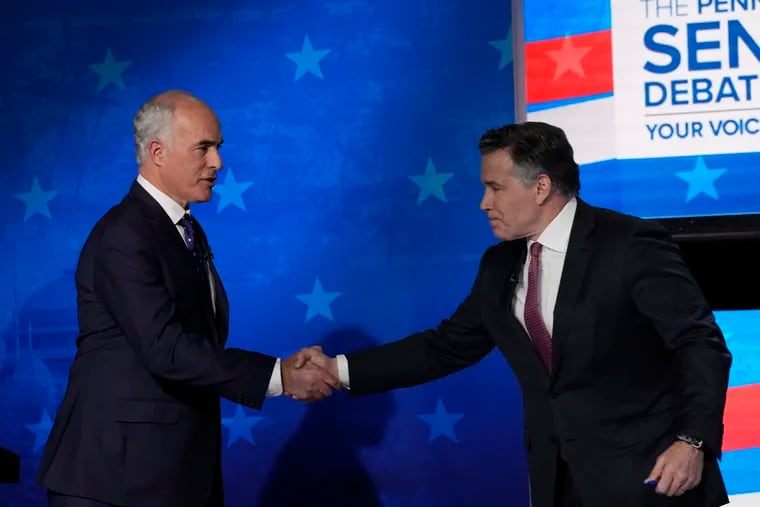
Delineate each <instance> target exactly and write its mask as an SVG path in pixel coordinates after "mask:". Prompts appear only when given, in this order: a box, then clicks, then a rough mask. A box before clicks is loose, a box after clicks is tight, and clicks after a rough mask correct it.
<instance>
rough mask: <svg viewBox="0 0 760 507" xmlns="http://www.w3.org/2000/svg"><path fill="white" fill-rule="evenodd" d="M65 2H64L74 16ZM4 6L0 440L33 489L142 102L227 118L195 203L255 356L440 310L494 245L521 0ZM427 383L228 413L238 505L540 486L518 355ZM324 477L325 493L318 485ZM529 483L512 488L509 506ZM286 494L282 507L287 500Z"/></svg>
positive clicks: (382, 332)
mask: <svg viewBox="0 0 760 507" xmlns="http://www.w3.org/2000/svg"><path fill="white" fill-rule="evenodd" d="M64 5H65V7H64ZM11 10H12V12H7V13H6V14H5V17H4V18H3V19H2V20H0V23H2V25H1V26H2V30H0V51H2V55H3V62H4V76H3V77H4V79H2V80H0V92H1V93H0V126H1V127H0V128H1V132H2V135H0V143H1V146H2V152H3V153H4V154H5V155H6V163H5V164H4V168H3V169H2V170H3V174H4V176H5V187H4V188H5V190H4V195H3V197H4V198H3V199H2V200H1V201H0V221H2V229H0V238H1V240H2V245H3V246H2V248H0V269H2V276H3V278H4V279H5V280H7V282H6V283H4V284H3V285H2V286H0V319H1V320H0V330H2V340H0V405H1V406H2V411H1V413H2V415H0V446H4V447H7V448H10V449H12V450H14V451H16V452H18V453H20V454H21V455H22V459H23V461H22V464H23V470H22V479H23V484H21V485H0V499H1V500H0V504H3V505H13V506H16V507H21V506H24V507H27V506H33V505H41V503H42V492H41V491H40V489H39V488H38V487H37V486H36V485H35V484H34V483H33V479H34V473H35V471H36V466H37V463H38V460H39V455H40V452H41V448H42V446H43V444H44V442H45V438H46V436H47V432H48V431H49V428H50V422H51V418H52V417H54V415H55V410H56V408H57V405H58V402H59V401H60V398H61V395H62V392H63V389H64V387H65V382H66V375H67V372H68V366H69V363H70V360H71V357H72V356H73V353H74V340H75V336H76V332H77V330H76V314H75V299H76V296H75V292H74V285H73V278H72V275H73V269H74V267H75V264H76V259H77V256H78V253H79V249H80V248H81V245H82V243H83V241H84V239H85V237H86V235H87V233H88V232H89V230H90V228H91V227H92V225H93V224H94V222H95V221H96V220H97V218H98V217H99V216H101V215H102V213H104V212H105V211H106V210H107V208H108V207H110V206H111V205H113V204H114V203H116V202H117V201H118V200H119V199H120V198H121V197H122V196H123V194H124V193H125V192H126V191H127V189H128V187H129V185H130V182H131V181H132V179H133V178H134V177H135V175H136V164H135V161H134V153H133V145H132V138H131V121H132V117H133V115H134V113H135V111H136V110H137V108H138V107H139V105H140V104H141V103H142V102H143V101H144V100H145V99H147V98H148V97H149V96H151V95H153V94H154V93H156V92H158V91H161V90H163V89H166V88H183V89H187V90H190V91H191V92H193V93H196V94H197V95H199V96H200V97H202V98H204V99H205V100H207V101H208V102H209V103H210V105H211V106H212V107H213V108H214V109H215V110H216V111H217V112H218V114H219V116H220V119H221V122H222V128H223V135H224V138H225V144H224V148H223V150H222V151H223V156H224V162H225V166H226V169H225V171H224V172H223V173H222V174H221V177H220V180H219V182H218V185H217V187H216V192H215V195H214V198H213V200H212V201H211V202H210V203H208V204H205V205H200V206H197V207H195V208H194V213H196V215H197V216H198V217H199V219H200V221H201V223H202V224H203V226H204V228H205V229H206V231H207V232H208V234H209V236H210V241H211V246H212V248H213V249H214V252H215V259H216V263H217V267H218V269H219V271H220V272H221V276H222V278H223V280H224V282H225V285H226V287H227V289H228V291H229V293H230V299H231V306H232V308H231V312H232V314H231V319H232V321H231V327H232V329H231V339H230V345H231V346H238V347H246V348H252V349H256V350H260V351H262V352H267V353H270V354H278V355H283V356H284V355H288V354H290V353H292V352H294V351H295V350H297V349H298V348H300V347H302V346H304V345H309V344H314V343H322V344H324V346H325V348H326V349H327V350H328V352H331V353H339V352H343V351H346V350H350V349H353V348H358V347H361V346H365V345H368V344H372V343H379V342H383V341H388V340H392V339H395V338H397V337H400V336H402V335H405V334H407V333H409V332H412V331H416V330H418V329H420V328H423V327H427V326H432V325H435V324H437V322H438V321H439V319H440V318H442V317H444V316H446V315H447V314H448V313H449V312H451V311H452V310H453V309H454V308H455V305H456V304H457V303H458V302H459V300H460V298H462V297H463V296H464V295H465V293H466V291H467V290H468V289H469V287H470V285H471V283H472V281H473V278H474V275H475V272H476V268H477V262H478V259H479V256H480V254H481V252H482V251H483V250H484V249H485V248H486V247H487V246H488V245H490V244H491V243H493V241H494V240H493V238H492V236H491V233H490V229H489V228H488V224H487V221H486V220H485V219H484V218H483V217H482V216H480V211H479V210H478V203H479V199H480V192H481V188H480V184H479V161H480V157H479V155H478V152H477V141H478V138H479V136H480V134H481V133H482V131H484V130H485V129H487V128H490V127H494V126H498V125H501V124H504V123H508V122H511V121H512V120H513V117H514V113H513V110H514V107H513V91H512V81H513V79H512V78H513V76H512V65H511V46H510V44H511V41H510V40H509V37H510V6H509V4H508V2H505V1H504V0H487V1H483V2H478V3H476V4H473V3H472V2H467V1H464V0H449V1H446V2H441V1H439V0H422V1H418V2H411V3H410V2H405V1H398V0H396V1H385V2H370V1H366V2H365V1H350V0H349V1H334V2H330V1H327V2H304V1H300V2H299V1H297V0H290V1H287V0H286V1H283V0H279V1H256V2H235V1H229V2H225V3H223V4H220V5H219V4H217V5H216V6H212V4H209V3H208V2H199V1H197V0H190V1H186V2H182V4H181V6H180V4H179V3H177V7H176V8H162V9H161V10H156V9H155V8H154V6H153V4H152V3H149V2H145V1H138V2H136V3H133V4H132V5H131V6H128V5H127V4H116V3H115V4H112V5H110V6H108V5H107V4H105V3H100V2H98V3H95V2H72V3H66V4H59V2H52V1H47V2H43V3H39V2H38V3H37V5H34V6H31V5H23V4H16V5H14V6H13V7H12V8H11ZM484 362H485V364H483V365H482V366H481V367H479V368H473V369H471V370H469V371H467V372H464V373H462V374H460V375H457V376H455V377H452V378H449V379H444V380H441V381H439V382H435V383H432V384H430V385H427V386H424V387H420V388H418V389H413V390H405V391H398V392H395V393H392V394H387V395H381V396H373V397H370V398H366V399H363V400H352V399H348V397H347V396H344V395H340V396H335V397H333V398H331V399H330V401H329V402H325V403H323V404H314V405H309V406H304V405H299V404H297V403H296V402H293V401H291V400H288V399H284V398H283V399H274V400H269V401H268V402H267V403H266V404H265V406H264V409H263V410H262V411H260V412H256V411H252V410H249V409H244V408H242V407H238V406H237V405H234V404H232V403H226V402H225V403H224V405H223V417H224V419H223V423H224V427H225V430H224V439H225V440H224V441H225V445H226V448H225V456H224V467H225V473H226V486H227V491H228V498H229V505H231V506H233V507H234V506H238V505H257V504H258V505H275V504H276V505H287V503H283V502H282V501H283V500H284V499H285V498H293V495H297V494H300V493H308V494H311V495H316V499H317V501H316V502H315V503H314V504H319V505H322V504H326V505H329V503H326V502H329V501H330V498H332V497H333V495H335V494H336V492H341V493H342V494H344V495H345V494H346V488H347V485H348V484H349V483H350V484H355V485H356V486H355V487H354V488H353V490H351V491H352V493H350V494H351V495H353V498H354V504H355V505H362V506H371V505H384V506H388V507H390V506H412V505H414V506H426V505H430V506H432V505H436V506H447V505H451V506H455V505H464V504H469V503H471V502H472V501H474V500H472V499H478V500H477V502H476V503H481V501H482V502H484V503H489V500H488V499H490V501H496V499H498V501H499V502H502V504H504V502H506V503H509V504H513V505H524V504H525V503H526V500H527V486H526V482H525V481H526V476H525V464H524V455H523V451H522V444H521V440H520V438H521V430H522V425H521V424H522V423H521V413H520V409H519V406H520V405H519V398H518V392H517V388H516V385H515V383H514V380H513V378H512V374H511V372H510V370H509V369H508V367H507V366H506V364H505V362H504V360H503V358H501V357H498V356H495V355H494V356H490V357H489V358H487V359H486V360H485V361H484ZM301 481H304V484H303V485H301ZM505 499H508V500H505ZM278 500H279V502H278Z"/></svg>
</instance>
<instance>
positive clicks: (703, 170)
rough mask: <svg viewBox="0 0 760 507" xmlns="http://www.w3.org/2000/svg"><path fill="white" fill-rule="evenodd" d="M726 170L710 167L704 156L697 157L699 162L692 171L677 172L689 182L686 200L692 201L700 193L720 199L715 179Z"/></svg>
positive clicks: (677, 174)
mask: <svg viewBox="0 0 760 507" xmlns="http://www.w3.org/2000/svg"><path fill="white" fill-rule="evenodd" d="M725 172H726V170H725V169H708V167H707V164H705V159H704V158H702V157H697V163H696V164H695V165H694V169H692V170H691V171H682V172H677V173H676V176H678V177H679V178H681V179H682V180H684V181H685V182H686V183H688V184H689V189H688V190H687V191H686V202H689V201H691V200H692V199H694V198H695V197H696V196H698V195H699V194H705V195H707V196H709V197H712V198H713V199H718V191H717V190H715V180H717V179H718V178H720V177H721V176H723V173H725Z"/></svg>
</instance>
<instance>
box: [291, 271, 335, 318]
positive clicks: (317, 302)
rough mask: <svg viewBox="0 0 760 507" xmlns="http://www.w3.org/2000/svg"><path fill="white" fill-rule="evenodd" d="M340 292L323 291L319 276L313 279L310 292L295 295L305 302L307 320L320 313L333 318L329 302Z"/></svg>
mask: <svg viewBox="0 0 760 507" xmlns="http://www.w3.org/2000/svg"><path fill="white" fill-rule="evenodd" d="M340 294H341V293H340V292H325V291H324V289H322V282H320V281H319V278H317V279H316V280H314V287H313V288H312V290H311V293H310V294H297V295H296V297H297V298H298V300H299V301H301V302H302V303H305V304H306V306H307V307H308V308H307V309H306V320H305V321H304V322H309V321H310V320H311V319H313V318H314V317H316V316H317V315H321V316H323V317H325V318H326V319H328V320H333V315H332V310H331V309H330V303H332V302H333V301H335V299H336V298H337V297H338V296H340Z"/></svg>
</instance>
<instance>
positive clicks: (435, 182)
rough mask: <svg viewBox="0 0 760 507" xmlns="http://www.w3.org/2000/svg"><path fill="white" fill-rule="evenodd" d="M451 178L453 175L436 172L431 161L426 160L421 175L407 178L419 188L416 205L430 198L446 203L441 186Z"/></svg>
mask: <svg viewBox="0 0 760 507" xmlns="http://www.w3.org/2000/svg"><path fill="white" fill-rule="evenodd" d="M452 176H454V173H439V172H436V170H435V165H433V161H432V160H431V159H428V161H427V166H426V167H425V172H424V173H423V174H417V175H414V176H409V179H410V180H412V181H413V182H414V183H416V184H417V186H418V187H420V193H419V194H418V195H417V204H420V203H421V202H423V201H425V200H426V199H427V198H428V197H430V196H433V197H435V198H437V199H440V200H441V201H443V202H446V193H445V192H444V190H443V185H445V184H446V182H447V181H449V180H450V179H451V177H452Z"/></svg>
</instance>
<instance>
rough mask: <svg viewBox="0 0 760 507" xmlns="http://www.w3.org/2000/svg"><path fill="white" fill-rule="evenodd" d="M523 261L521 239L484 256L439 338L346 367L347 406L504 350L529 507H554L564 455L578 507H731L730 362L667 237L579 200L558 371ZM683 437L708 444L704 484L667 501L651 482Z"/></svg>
mask: <svg viewBox="0 0 760 507" xmlns="http://www.w3.org/2000/svg"><path fill="white" fill-rule="evenodd" d="M526 250H527V248H526V241H525V240H524V239H522V240H515V241H504V242H501V243H499V244H497V245H495V246H493V247H491V248H490V249H488V250H487V251H486V252H485V254H484V255H483V258H482V260H481V264H480V269H479V271H478V276H477V279H476V280H475V283H474V285H473V287H472V290H471V292H470V294H469V295H468V296H467V298H466V299H465V300H464V301H463V302H462V303H461V304H460V305H459V307H458V308H457V309H456V311H455V312H454V314H453V315H452V316H451V317H450V318H448V319H446V320H444V321H443V322H441V324H440V325H439V326H438V327H437V328H436V329H430V330H427V331H425V332H421V333H416V334H414V335H411V336H409V337H407V338H405V339H402V340H399V341H396V342H393V343H389V344H385V345H381V346H379V347H374V348H371V349H365V350H362V351H358V352H354V353H352V354H347V358H348V364H349V372H350V376H351V393H352V394H353V395H360V394H367V393H375V392H380V391H386V390H388V389H394V388H398V387H406V386H412V385H417V384H420V383H423V382H428V381H430V380H433V379H436V378H440V377H443V376H445V375H448V374H450V373H452V372H455V371H457V370H460V369H462V368H465V367H467V366H470V365H473V364H475V363H477V362H478V361H480V359H482V358H483V357H484V356H485V355H486V354H488V353H489V352H490V351H491V350H493V348H494V347H497V348H498V349H499V350H500V352H501V353H502V354H503V355H504V357H505V358H506V359H507V361H508V362H509V364H510V365H511V367H512V369H513V370H514V372H515V375H516V377H517V380H518V382H519V383H520V386H521V388H522V395H523V396H522V398H523V407H524V410H523V412H524V416H525V438H524V440H525V450H526V452H527V460H528V468H529V471H530V483H531V499H532V505H533V507H553V506H554V505H555V503H554V501H555V498H554V497H555V479H556V477H555V471H556V468H557V467H556V465H557V459H558V456H562V458H563V459H564V460H565V461H566V462H567V464H568V467H569V470H570V473H571V475H572V479H573V482H574V484H575V486H576V488H577V490H578V493H579V494H580V497H581V499H582V502H583V505H584V507H612V506H614V507H655V506H656V507H660V506H662V507H666V506H672V507H675V506H686V505H688V506H690V507H691V506H694V507H716V506H719V505H723V504H725V503H727V502H728V498H727V496H726V489H725V486H724V484H723V479H722V477H721V473H720V470H719V469H718V462H717V459H718V458H719V457H720V453H721V443H722V438H723V411H724V407H725V402H726V390H727V386H728V372H729V367H730V364H731V355H730V353H729V351H728V349H727V348H726V344H725V341H724V338H723V335H722V333H721V331H720V329H719V328H718V326H717V325H716V323H715V319H714V317H713V314H712V312H711V311H710V308H709V307H708V306H707V304H706V302H705V300H704V297H703V296H702V293H701V291H700V289H699V287H698V286H697V284H696V282H695V281H694V279H693V278H692V276H691V275H690V273H689V270H688V269H687V267H686V265H685V264H684V262H683V259H682V258H681V255H680V254H679V251H678V247H677V246H676V244H675V243H674V242H673V241H672V239H671V238H670V236H669V235H668V234H667V232H666V231H665V230H664V229H663V228H662V227H660V226H659V225H657V224H655V223H652V222H648V221H644V220H640V219H638V218H635V217H631V216H628V215H623V214H620V213H616V212H614V211H610V210H604V209H601V208H595V207H592V206H589V205H588V204H586V203H585V202H583V201H580V200H579V201H578V208H577V211H576V215H575V220H574V222H573V227H572V230H571V233H570V242H569V244H568V249H567V253H566V257H565V264H564V268H563V271H562V278H561V280H560V286H559V293H558V296H557V302H556V305H555V308H554V333H553V336H552V350H553V353H552V361H553V365H552V368H551V371H550V372H547V370H546V368H544V366H543V364H542V363H541V361H540V359H539V357H538V354H537V353H536V350H535V348H534V346H533V343H532V342H531V340H530V338H529V337H528V335H527V333H526V332H525V330H524V329H523V327H522V326H521V325H520V323H519V321H518V320H517V319H516V318H515V316H514V314H513V313H512V306H511V305H512V298H513V293H514V290H515V281H516V275H517V274H518V273H519V271H520V269H522V266H523V264H524V261H525V257H526ZM494 401H495V402H496V403H499V402H500V400H494ZM680 431H683V432H688V433H691V434H692V435H696V436H699V437H702V438H703V439H704V442H705V470H704V474H703V476H702V482H701V484H700V485H699V486H698V487H697V488H695V489H693V490H691V491H689V492H687V493H686V494H685V495H683V496H681V497H672V498H670V497H665V496H659V495H657V494H656V493H654V488H652V487H650V486H646V485H644V479H646V477H647V475H648V474H649V471H650V470H651V469H652V467H653V466H654V464H655V460H656V458H657V456H658V455H659V454H660V453H661V452H663V451H664V450H665V449H667V448H668V447H669V446H670V445H672V444H673V442H674V441H675V437H676V435H677V433H678V432H680Z"/></svg>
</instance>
